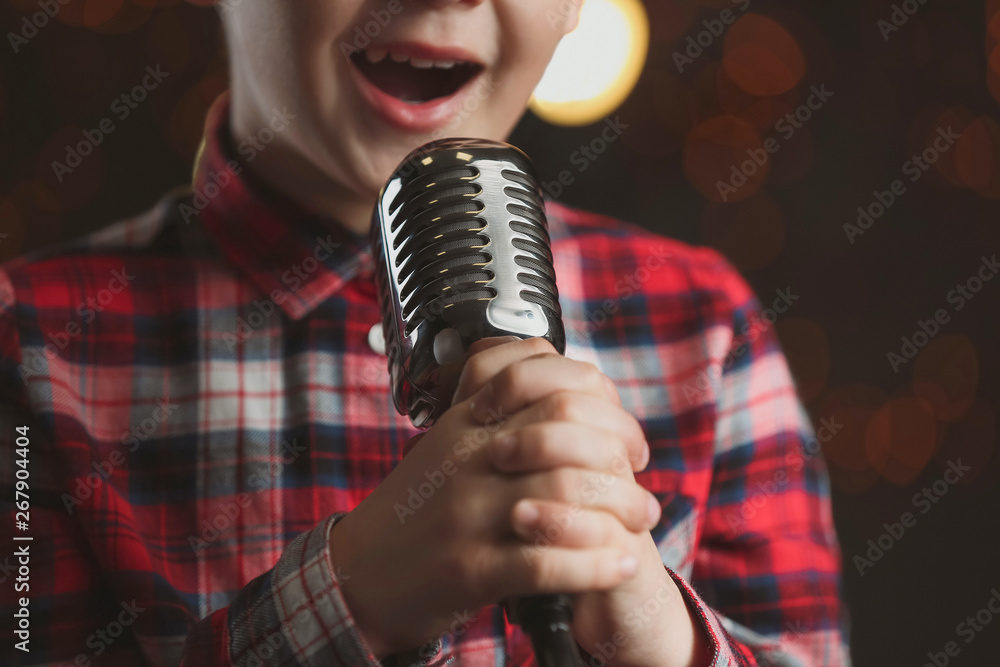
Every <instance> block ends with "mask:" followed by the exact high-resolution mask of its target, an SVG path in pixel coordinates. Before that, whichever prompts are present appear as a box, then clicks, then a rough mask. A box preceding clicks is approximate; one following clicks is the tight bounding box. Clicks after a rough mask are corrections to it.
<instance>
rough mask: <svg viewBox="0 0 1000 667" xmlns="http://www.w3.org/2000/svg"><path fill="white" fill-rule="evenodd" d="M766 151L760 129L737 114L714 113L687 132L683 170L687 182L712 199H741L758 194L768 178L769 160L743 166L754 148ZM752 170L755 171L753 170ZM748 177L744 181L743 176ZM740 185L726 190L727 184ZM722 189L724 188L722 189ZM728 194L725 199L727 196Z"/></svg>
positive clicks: (754, 150)
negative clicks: (721, 114)
mask: <svg viewBox="0 0 1000 667" xmlns="http://www.w3.org/2000/svg"><path fill="white" fill-rule="evenodd" d="M763 150H764V144H763V142H761V139H760V137H759V136H758V134H757V132H756V131H755V130H754V129H753V128H752V127H750V126H749V125H747V124H746V122H744V121H743V120H741V119H739V118H737V117H736V116H729V115H726V116H715V117H713V118H709V119H708V120H704V121H702V122H701V123H699V124H698V125H696V126H695V127H693V128H692V129H691V131H690V132H688V135H687V140H686V141H685V143H684V173H685V175H686V176H687V179H688V181H690V182H691V185H693V186H694V187H695V189H697V190H698V192H700V193H701V194H702V195H704V196H705V197H706V198H708V199H709V200H711V201H729V202H733V201H740V200H742V199H746V198H747V197H749V196H750V195H752V194H753V193H755V192H756V191H757V190H758V189H759V188H760V186H761V184H762V183H763V182H764V180H765V179H766V178H767V172H768V171H769V170H770V161H769V160H768V161H765V162H764V164H763V165H761V166H753V167H752V168H750V167H748V168H747V169H742V166H741V165H743V164H744V163H745V162H747V161H748V160H751V154H750V153H748V151H752V152H753V153H754V154H759V153H758V152H759V151H763ZM751 172H752V173H751ZM740 176H742V177H743V178H745V179H746V181H745V182H743V181H742V180H741V178H740ZM733 183H736V184H739V183H742V185H739V187H736V188H735V189H736V192H734V193H731V192H726V191H725V188H724V187H723V186H724V185H730V186H732V184H733ZM720 190H722V191H721V192H720ZM724 197H725V199H724Z"/></svg>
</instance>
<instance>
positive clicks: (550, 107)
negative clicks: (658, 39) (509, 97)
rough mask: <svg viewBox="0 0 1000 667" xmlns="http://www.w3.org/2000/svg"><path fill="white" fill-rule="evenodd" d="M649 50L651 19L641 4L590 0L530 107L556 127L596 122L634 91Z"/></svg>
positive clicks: (616, 0) (538, 88) (551, 65)
mask: <svg viewBox="0 0 1000 667" xmlns="http://www.w3.org/2000/svg"><path fill="white" fill-rule="evenodd" d="M545 20H548V18H546V19H545ZM648 49H649V19H648V17H647V16H646V10H645V9H644V7H643V5H642V3H641V2H639V0H587V1H586V2H585V3H583V7H582V9H581V10H580V23H579V25H578V26H577V27H576V29H575V30H574V31H573V32H571V33H570V34H568V35H566V36H565V37H564V38H563V39H562V41H561V42H560V43H559V46H558V47H557V49H556V52H555V55H554V56H553V58H552V61H551V62H550V63H549V66H548V68H547V69H546V70H545V74H544V75H543V76H542V80H541V81H539V83H538V86H537V88H536V89H535V91H534V94H533V95H532V97H531V101H530V102H529V107H530V108H531V110H532V111H533V112H534V113H535V114H536V115H538V116H539V117H541V118H543V119H545V120H546V121H548V122H550V123H553V124H555V125H589V124H590V123H594V122H596V121H598V120H600V119H601V118H603V117H604V116H607V115H608V114H609V113H611V112H612V111H614V110H615V109H616V108H618V107H619V106H620V105H621V103H622V102H624V101H625V98H626V97H628V94H629V93H630V92H632V88H633V87H634V86H635V84H636V81H638V79H639V74H640V72H641V71H642V67H643V64H644V63H645V61H646V53H647V51H648Z"/></svg>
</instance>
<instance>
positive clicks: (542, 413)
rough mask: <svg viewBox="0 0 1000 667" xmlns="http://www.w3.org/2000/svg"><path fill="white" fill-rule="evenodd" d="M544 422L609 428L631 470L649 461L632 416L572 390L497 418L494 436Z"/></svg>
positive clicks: (636, 422) (638, 468) (497, 436)
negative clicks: (619, 443)
mask: <svg viewBox="0 0 1000 667" xmlns="http://www.w3.org/2000/svg"><path fill="white" fill-rule="evenodd" d="M544 422H569V423H574V424H581V425H583V426H588V427H590V428H592V429H600V430H602V431H610V432H611V433H614V434H615V435H616V436H617V437H618V438H619V439H620V440H621V441H622V443H623V444H624V445H625V451H626V453H627V460H628V461H629V462H631V466H632V469H633V470H642V469H643V468H645V467H646V464H648V463H649V443H647V442H646V434H645V433H643V431H642V427H641V426H640V425H639V422H638V421H637V420H636V419H635V417H633V416H632V415H630V414H629V413H627V412H626V411H625V410H624V409H622V408H621V407H620V406H616V405H612V404H611V403H609V402H608V401H607V400H606V399H600V398H595V397H594V396H590V395H588V394H581V393H577V392H573V391H561V392H557V393H554V394H549V395H548V396H546V397H544V398H542V399H540V400H538V401H535V402H534V403H532V404H531V405H529V406H528V407H526V408H524V409H523V410H521V411H520V412H517V413H515V414H514V415H512V416H510V417H507V418H506V419H505V420H504V421H502V422H500V429H499V430H498V431H497V432H496V434H495V435H494V439H495V440H497V441H499V439H500V436H501V434H506V433H517V432H518V431H519V430H520V429H523V428H525V427H527V426H530V425H532V424H539V423H544Z"/></svg>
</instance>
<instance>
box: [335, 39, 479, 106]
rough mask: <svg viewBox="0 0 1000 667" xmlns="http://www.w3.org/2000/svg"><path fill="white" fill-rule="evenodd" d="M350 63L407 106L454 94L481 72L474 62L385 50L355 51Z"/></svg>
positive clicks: (375, 84) (372, 82)
mask: <svg viewBox="0 0 1000 667" xmlns="http://www.w3.org/2000/svg"><path fill="white" fill-rule="evenodd" d="M351 62H352V63H353V64H354V66H355V67H357V68H358V71H360V72H361V74H362V75H363V76H364V77H365V78H366V79H368V81H370V82H371V84H372V85H373V86H375V87H376V88H378V89H379V90H381V91H382V92H384V93H386V94H387V95H391V96H392V97H395V98H397V99H399V100H402V101H403V102H406V103H407V104H423V103H425V102H430V101H431V100H435V99H438V98H442V97H449V96H451V95H454V94H455V93H456V92H457V91H458V90H459V89H460V88H461V87H462V86H464V85H465V84H466V83H468V82H469V81H470V80H471V79H472V78H473V77H475V76H476V75H477V74H479V72H481V71H482V69H483V66H482V65H480V64H478V63H472V62H466V61H462V60H424V59H421V58H410V57H408V56H402V55H397V54H395V53H392V52H390V51H387V50H385V49H366V50H363V51H355V52H354V53H353V54H352V55H351Z"/></svg>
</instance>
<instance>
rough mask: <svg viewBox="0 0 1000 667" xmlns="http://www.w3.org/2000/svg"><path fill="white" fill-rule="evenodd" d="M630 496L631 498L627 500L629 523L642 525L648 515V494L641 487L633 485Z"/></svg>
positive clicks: (644, 523)
mask: <svg viewBox="0 0 1000 667" xmlns="http://www.w3.org/2000/svg"><path fill="white" fill-rule="evenodd" d="M631 496H632V499H631V500H630V501H629V518H630V519H631V523H632V524H633V525H635V526H644V525H646V520H647V517H648V515H649V500H648V498H649V494H648V493H646V492H645V491H644V490H643V489H642V488H640V487H638V486H634V487H633V492H632V494H631Z"/></svg>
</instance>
